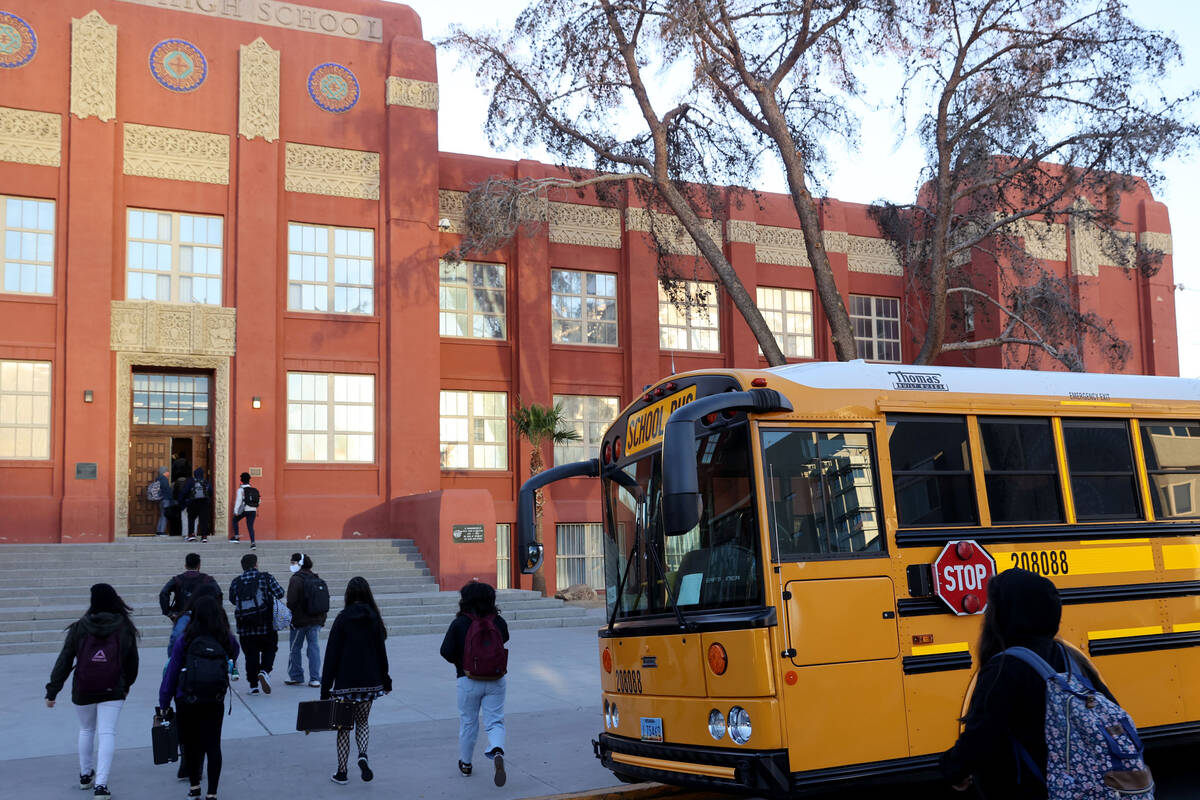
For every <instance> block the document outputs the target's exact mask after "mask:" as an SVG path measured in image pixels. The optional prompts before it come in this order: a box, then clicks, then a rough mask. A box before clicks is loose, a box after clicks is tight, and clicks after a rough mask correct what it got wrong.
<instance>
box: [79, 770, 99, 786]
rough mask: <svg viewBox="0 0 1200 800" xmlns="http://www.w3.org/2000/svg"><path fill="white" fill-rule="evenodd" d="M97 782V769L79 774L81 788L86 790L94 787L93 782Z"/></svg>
mask: <svg viewBox="0 0 1200 800" xmlns="http://www.w3.org/2000/svg"><path fill="white" fill-rule="evenodd" d="M95 782H96V770H92V771H91V772H89V773H88V774H86V775H80V776H79V788H80V789H81V790H86V789H90V788H92V784H94V783H95Z"/></svg>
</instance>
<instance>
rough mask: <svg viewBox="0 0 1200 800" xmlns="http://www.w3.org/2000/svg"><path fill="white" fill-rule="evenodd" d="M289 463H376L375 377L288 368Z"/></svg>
mask: <svg viewBox="0 0 1200 800" xmlns="http://www.w3.org/2000/svg"><path fill="white" fill-rule="evenodd" d="M287 395H288V407H287V430H288V445H287V457H288V461H315V462H333V461H365V462H369V461H374V460H375V376H374V375H322V374H317V373H311V372H289V373H288V376H287Z"/></svg>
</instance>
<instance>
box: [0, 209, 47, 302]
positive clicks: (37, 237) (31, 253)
mask: <svg viewBox="0 0 1200 800" xmlns="http://www.w3.org/2000/svg"><path fill="white" fill-rule="evenodd" d="M0 201H3V203H4V215H3V220H4V284H3V290H4V291H5V292H13V293H16V294H53V293H54V201H53V200H32V199H30V198H27V197H0Z"/></svg>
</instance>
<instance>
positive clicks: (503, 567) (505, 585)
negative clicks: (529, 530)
mask: <svg viewBox="0 0 1200 800" xmlns="http://www.w3.org/2000/svg"><path fill="white" fill-rule="evenodd" d="M511 540H512V525H510V524H509V523H507V522H497V523H496V588H497V589H511V588H512V575H511V573H510V570H511V569H512V559H511V558H510V556H509V553H510V552H511Z"/></svg>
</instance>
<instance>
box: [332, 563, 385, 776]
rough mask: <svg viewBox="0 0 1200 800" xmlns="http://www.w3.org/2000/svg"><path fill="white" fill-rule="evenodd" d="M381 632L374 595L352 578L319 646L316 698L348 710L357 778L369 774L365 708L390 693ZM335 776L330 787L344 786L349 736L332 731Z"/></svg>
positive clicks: (367, 712) (368, 730)
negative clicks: (334, 735)
mask: <svg viewBox="0 0 1200 800" xmlns="http://www.w3.org/2000/svg"><path fill="white" fill-rule="evenodd" d="M386 639H387V629H386V628H385V627H384V624H383V617H382V615H381V614H380V613H379V606H377V605H375V596H374V595H373V594H372V593H371V586H370V584H368V583H367V579H366V578H360V577H354V578H351V579H350V582H349V583H347V584H346V596H345V607H344V608H343V609H342V611H341V613H339V614H338V615H337V618H336V619H334V621H333V627H331V628H330V629H329V641H328V643H326V645H325V666H324V668H323V670H322V672H321V675H322V677H321V699H322V700H328V699H329V698H331V697H332V698H333V699H334V700H337V701H338V702H341V703H350V704H352V705H353V707H354V741H355V744H356V745H357V746H358V768H359V770H360V771H361V773H362V779H363V780H364V781H369V780H371V779H372V778H373V777H375V774H374V773H373V772H371V767H370V765H369V764H368V763H367V744H368V742H369V741H370V738H371V728H370V725H369V724H368V722H367V719H368V717H370V715H371V704H372V703H373V702H375V700H376V698H379V697H382V696H383V695H385V694H387V693H388V692H390V691H391V690H392V678H391V676H390V675H388V658H387V648H386V644H385V640H386ZM337 759H338V761H337V771H336V772H334V773H333V775H331V776H330V780H332V781H333V782H334V783H340V784H343V785H344V784H345V783H346V782H347V781H348V780H349V779H348V778H347V777H346V765H347V763H348V762H349V760H350V731H349V730H345V729H339V730H338V732H337Z"/></svg>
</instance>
